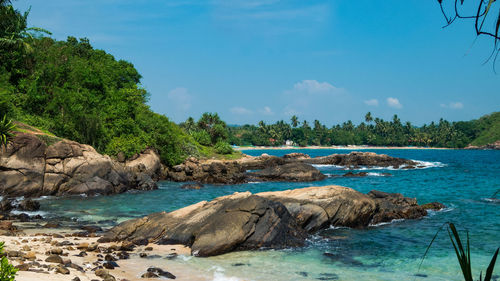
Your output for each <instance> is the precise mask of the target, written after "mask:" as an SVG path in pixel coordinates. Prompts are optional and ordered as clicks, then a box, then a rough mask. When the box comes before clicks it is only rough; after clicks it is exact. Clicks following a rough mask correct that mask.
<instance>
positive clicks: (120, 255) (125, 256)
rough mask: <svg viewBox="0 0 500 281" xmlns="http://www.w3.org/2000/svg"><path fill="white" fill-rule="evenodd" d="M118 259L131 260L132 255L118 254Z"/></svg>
mask: <svg viewBox="0 0 500 281" xmlns="http://www.w3.org/2000/svg"><path fill="white" fill-rule="evenodd" d="M117 256H118V258H119V259H121V260H126V259H129V257H130V255H129V254H128V253H127V252H119V253H118V254H117Z"/></svg>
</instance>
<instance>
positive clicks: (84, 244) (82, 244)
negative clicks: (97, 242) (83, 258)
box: [76, 242, 89, 250]
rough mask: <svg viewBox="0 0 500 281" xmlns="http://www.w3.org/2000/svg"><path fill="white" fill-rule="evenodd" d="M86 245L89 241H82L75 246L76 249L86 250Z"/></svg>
mask: <svg viewBox="0 0 500 281" xmlns="http://www.w3.org/2000/svg"><path fill="white" fill-rule="evenodd" d="M88 247H89V243H88V242H82V243H80V244H78V245H77V246H76V248H77V249H78V250H87V249H88Z"/></svg>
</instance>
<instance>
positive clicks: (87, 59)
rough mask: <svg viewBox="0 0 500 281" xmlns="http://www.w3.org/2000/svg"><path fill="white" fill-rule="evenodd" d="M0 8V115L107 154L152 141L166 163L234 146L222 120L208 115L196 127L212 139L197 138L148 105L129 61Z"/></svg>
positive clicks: (1, 4) (149, 144)
mask: <svg viewBox="0 0 500 281" xmlns="http://www.w3.org/2000/svg"><path fill="white" fill-rule="evenodd" d="M0 14H1V18H2V21H1V23H0V118H4V117H6V118H7V120H11V119H12V120H17V121H19V122H22V123H26V124H29V125H31V126H34V127H37V128H40V129H42V130H45V131H49V132H51V133H53V134H55V135H56V136H58V137H61V138H66V139H70V140H74V141H77V142H80V143H84V144H90V145H92V146H93V147H95V148H96V150H97V151H99V152H101V153H107V154H109V155H111V156H115V155H117V154H118V153H123V154H124V155H125V156H126V157H130V156H132V155H134V154H135V153H138V152H140V151H142V150H144V149H145V148H147V147H153V148H155V149H157V150H158V152H159V153H160V156H161V159H162V161H163V162H164V163H165V164H168V165H175V164H178V163H180V162H182V161H183V160H184V159H185V158H186V157H188V156H198V157H203V156H211V155H212V154H214V153H216V151H219V152H220V153H221V154H230V153H232V149H231V148H230V146H229V145H228V144H227V143H224V140H225V139H224V138H223V136H227V132H225V131H224V130H225V125H224V126H221V125H220V124H218V125H215V126H213V127H211V126H212V124H211V123H210V122H206V125H204V126H205V127H203V128H202V129H204V130H206V131H208V134H210V141H205V139H204V138H206V136H205V135H202V136H200V137H198V138H197V139H198V140H200V142H201V143H202V144H200V143H199V142H197V141H196V140H195V138H193V137H192V136H191V135H190V134H188V133H185V132H184V131H183V130H182V129H180V128H179V127H178V126H177V125H176V124H174V123H173V122H171V121H170V120H169V119H168V118H167V117H166V116H164V115H161V114H158V113H155V112H153V111H151V109H150V108H149V106H148V105H147V101H148V96H149V94H148V93H147V91H146V90H145V89H144V88H142V87H141V84H140V81H141V75H140V74H139V73H138V71H137V70H136V69H135V67H134V65H133V64H132V63H130V62H127V61H124V60H117V59H115V58H114V57H113V56H112V55H111V54H109V53H106V52H105V51H103V50H98V49H95V48H93V47H92V45H91V44H90V42H89V40H88V39H86V38H81V39H77V38H75V37H68V38H67V40H66V41H59V40H55V39H53V38H50V37H47V36H46V35H47V34H49V33H48V31H45V30H43V29H40V28H28V27H27V26H28V25H27V19H28V12H26V13H24V14H23V13H21V12H19V11H17V10H15V9H14V8H13V7H12V5H11V3H10V2H9V1H6V0H3V1H1V2H0ZM200 126H201V124H200ZM201 131H203V130H201ZM203 132H204V131H203ZM220 134H222V137H220V136H219V135H220ZM195 137H196V136H195ZM228 148H229V149H228Z"/></svg>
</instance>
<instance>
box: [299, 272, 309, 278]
mask: <svg viewBox="0 0 500 281" xmlns="http://www.w3.org/2000/svg"><path fill="white" fill-rule="evenodd" d="M296 273H297V274H298V275H300V276H303V277H307V276H309V274H308V273H307V272H305V271H299V272H296Z"/></svg>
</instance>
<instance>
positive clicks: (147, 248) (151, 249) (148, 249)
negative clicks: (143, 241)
mask: <svg viewBox="0 0 500 281" xmlns="http://www.w3.org/2000/svg"><path fill="white" fill-rule="evenodd" d="M144 251H153V247H146V248H145V249H144Z"/></svg>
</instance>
